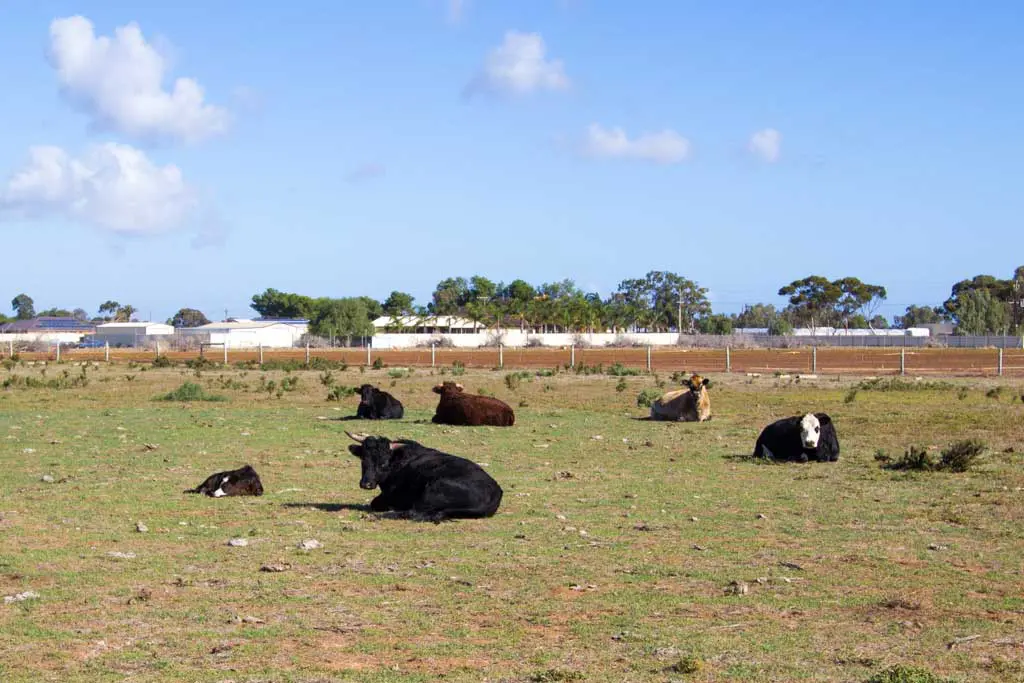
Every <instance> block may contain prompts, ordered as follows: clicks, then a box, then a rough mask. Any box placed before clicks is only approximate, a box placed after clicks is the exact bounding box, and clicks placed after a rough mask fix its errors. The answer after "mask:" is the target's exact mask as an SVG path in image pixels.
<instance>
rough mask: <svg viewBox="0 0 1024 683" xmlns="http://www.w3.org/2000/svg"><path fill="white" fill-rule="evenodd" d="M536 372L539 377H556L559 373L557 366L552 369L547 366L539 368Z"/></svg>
mask: <svg viewBox="0 0 1024 683" xmlns="http://www.w3.org/2000/svg"><path fill="white" fill-rule="evenodd" d="M536 374H537V376H538V377H554V376H555V375H557V374H558V368H557V367H555V368H552V369H550V370H548V369H546V368H545V369H544V370H538V371H537V373H536Z"/></svg>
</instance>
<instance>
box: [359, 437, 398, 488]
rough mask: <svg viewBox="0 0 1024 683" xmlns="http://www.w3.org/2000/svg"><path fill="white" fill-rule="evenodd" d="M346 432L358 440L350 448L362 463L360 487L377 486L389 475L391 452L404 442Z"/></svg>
mask: <svg viewBox="0 0 1024 683" xmlns="http://www.w3.org/2000/svg"><path fill="white" fill-rule="evenodd" d="M345 433H346V434H348V435H349V436H350V437H352V438H353V439H355V440H356V441H357V442H358V443H354V444H351V445H349V447H348V450H349V452H350V453H352V455H354V456H356V457H357V458H359V461H360V463H362V475H361V476H360V478H359V487H360V488H364V489H367V490H372V489H375V488H377V485H378V484H380V481H381V480H382V479H384V478H385V477H387V474H388V469H389V466H390V464H391V453H392V452H393V451H395V450H397V449H398V448H401V447H402V444H399V443H391V441H390V440H389V439H388V438H386V437H383V436H366V435H364V434H350V433H349V432H345Z"/></svg>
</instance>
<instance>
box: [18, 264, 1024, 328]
mask: <svg viewBox="0 0 1024 683" xmlns="http://www.w3.org/2000/svg"><path fill="white" fill-rule="evenodd" d="M707 293H708V290H707V289H706V288H704V287H701V286H700V285H699V284H698V283H696V282H694V281H692V280H689V279H687V278H685V277H683V276H681V275H679V274H677V273H672V272H667V271H657V270H652V271H650V272H648V273H647V274H646V275H644V276H643V277H640V278H635V279H627V280H623V281H622V282H620V283H619V285H618V287H617V288H616V289H615V291H614V292H612V293H611V294H610V295H608V296H601V295H600V294H599V293H597V292H585V291H583V290H582V289H580V288H579V287H578V286H577V285H576V283H575V282H574V281H573V280H571V279H566V280H561V281H556V282H548V283H542V284H540V285H533V284H530V283H529V282H527V281H525V280H522V279H516V280H513V281H512V282H509V283H504V282H494V281H492V280H490V279H488V278H486V277H484V276H481V275H474V276H472V277H468V278H467V277H461V276H460V277H449V278H445V279H444V280H441V281H440V282H439V283H438V284H437V286H436V287H435V288H434V291H433V293H432V294H431V296H430V300H429V301H427V302H426V303H425V304H422V305H420V304H417V303H416V299H415V297H414V296H413V295H411V294H409V293H406V292H400V291H393V292H391V294H390V295H389V296H388V297H387V298H386V299H385V300H383V301H378V300H376V299H374V298H372V297H368V296H356V297H341V298H332V297H310V296H306V295H303V294H296V293H291V292H281V291H278V290H276V289H273V288H270V289H267V290H265V291H264V292H262V293H260V294H255V295H253V297H252V301H251V303H250V306H251V307H252V309H253V310H254V311H256V312H257V313H259V314H260V315H261V316H263V317H266V318H301V319H306V320H309V321H310V332H311V333H312V334H314V335H317V336H323V337H335V338H337V337H349V338H351V337H355V336H369V335H372V334H373V333H374V327H373V321H374V320H376V319H377V318H379V317H382V316H387V317H388V318H389V319H390V324H389V325H388V326H387V327H388V328H389V329H392V330H395V331H400V330H402V329H407V328H408V327H409V325H407V324H406V323H407V320H406V319H407V317H408V316H412V317H413V318H414V319H418V318H423V317H430V316H458V317H463V318H467V319H469V320H471V321H473V322H475V323H477V324H478V325H479V326H480V327H484V328H499V327H501V328H517V327H518V328H520V329H539V330H541V331H545V332H594V331H603V330H612V331H615V332H623V333H626V332H675V331H679V332H682V333H696V332H700V333H704V334H728V333H730V332H732V331H733V330H734V329H736V328H766V329H767V330H768V332H769V333H770V334H777V335H782V334H788V333H790V332H791V331H792V330H793V328H795V327H811V328H814V327H840V328H847V329H866V328H875V329H881V328H888V327H890V326H895V327H897V328H903V329H905V328H908V327H916V326H920V325H924V324H929V323H941V322H950V323H953V325H954V326H955V330H956V333H958V334H1022V333H1024V266H1020V267H1018V268H1017V269H1016V270H1015V271H1014V273H1013V276H1012V277H1010V278H1007V279H1000V278H997V277H994V276H991V275H978V276H975V277H974V278H971V279H969V280H961V281H960V282H957V283H956V284H954V285H953V287H952V289H951V292H950V296H949V298H948V299H947V300H946V301H945V302H943V303H942V305H940V306H917V305H912V306H908V307H907V308H906V311H905V312H904V314H903V315H898V316H895V317H894V319H893V320H892V321H891V322H890V321H889V320H888V319H887V318H886V317H885V316H882V315H879V314H878V309H879V307H880V306H881V305H882V303H883V302H884V301H885V299H886V297H887V296H888V293H887V291H886V289H885V287H884V286H881V285H877V284H870V283H866V282H862V281H861V280H860V279H858V278H856V277H843V278H839V279H836V280H829V279H828V278H825V277H823V276H820V275H809V276H807V277H805V278H802V279H800V280H794V281H793V282H791V283H789V284H787V285H784V286H782V287H781V288H780V289H779V290H778V294H779V296H782V297H786V299H787V305H785V306H784V307H781V308H776V307H775V306H774V305H773V304H765V303H755V304H751V305H747V306H744V308H743V310H742V311H741V312H740V313H732V314H723V313H715V312H713V310H712V308H711V303H710V301H708V298H707ZM11 308H12V310H13V311H15V313H16V316H17V318H18V319H23V320H24V319H29V318H33V317H35V316H36V315H37V313H36V312H35V309H34V307H33V301H32V299H31V298H30V297H28V296H27V295H25V294H19V295H18V296H16V297H15V298H14V299H13V300H12V301H11ZM99 312H100V315H99V316H96V317H93V318H89V317H88V314H87V313H86V312H85V311H84V310H83V309H80V308H78V309H74V310H72V311H68V310H64V309H49V310H46V311H40V312H39V313H38V315H40V316H42V315H55V316H67V317H74V318H78V319H80V320H91V321H93V322H109V321H112V320H113V321H128V320H133V319H134V317H133V316H134V314H135V313H136V309H135V308H134V307H132V306H130V305H122V304H120V303H118V302H116V301H106V302H104V303H103V304H101V305H100V307H99ZM0 317H2V316H0ZM167 322H168V324H171V325H174V326H175V327H197V326H199V325H205V324H207V323H208V322H209V320H208V319H207V318H206V316H205V315H204V314H203V313H202V312H201V311H199V310H197V309H194V308H182V309H181V310H179V311H178V312H177V313H176V314H175V315H174V317H172V318H171V319H169V320H168V321H167Z"/></svg>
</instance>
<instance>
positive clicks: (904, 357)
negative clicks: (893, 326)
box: [900, 346, 907, 375]
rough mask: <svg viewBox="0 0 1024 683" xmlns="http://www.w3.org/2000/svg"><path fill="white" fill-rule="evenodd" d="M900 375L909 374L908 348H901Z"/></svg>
mask: <svg viewBox="0 0 1024 683" xmlns="http://www.w3.org/2000/svg"><path fill="white" fill-rule="evenodd" d="M900 374H901V375H905V374H907V347H905V346H901V347H900Z"/></svg>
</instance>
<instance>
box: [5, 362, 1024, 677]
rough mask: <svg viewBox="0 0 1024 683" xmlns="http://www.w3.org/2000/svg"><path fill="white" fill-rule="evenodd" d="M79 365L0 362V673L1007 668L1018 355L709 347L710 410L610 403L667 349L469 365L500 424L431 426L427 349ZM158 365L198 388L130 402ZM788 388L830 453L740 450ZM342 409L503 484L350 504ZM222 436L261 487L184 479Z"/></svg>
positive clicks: (147, 389)
mask: <svg viewBox="0 0 1024 683" xmlns="http://www.w3.org/2000/svg"><path fill="white" fill-rule="evenodd" d="M44 370H45V376H44V375H43V371H44ZM65 371H66V372H67V376H64V373H65ZM82 373H83V369H82V368H81V367H78V366H75V365H71V364H64V365H54V364H50V365H48V366H46V367H45V368H40V367H38V366H30V367H25V366H17V365H16V366H13V367H10V368H8V369H0V381H3V380H6V379H9V378H12V377H20V378H25V377H31V378H34V379H33V380H30V381H29V382H30V383H31V384H38V383H40V382H42V383H45V382H47V381H49V380H57V382H56V384H57V385H58V386H56V387H52V388H47V387H46V386H42V387H38V386H27V385H26V380H25V379H19V380H11V381H10V382H8V384H9V385H10V386H9V387H8V388H6V389H3V390H0V468H2V469H0V595H2V596H8V597H11V598H13V597H14V596H17V595H18V594H23V593H25V592H26V591H32V592H34V593H35V594H38V597H30V598H28V599H24V600H15V599H12V600H10V601H7V604H0V680H3V681H6V682H13V681H43V680H46V681H121V680H126V679H129V680H132V681H156V680H167V681H210V682H213V681H235V682H236V683H241V682H242V681H275V682H277V681H295V682H299V681H302V682H312V681H435V680H438V679H440V678H442V677H443V679H444V680H446V681H484V680H486V681H571V680H579V681H867V680H869V679H871V678H872V677H873V676H876V675H877V674H879V673H880V672H882V671H884V670H886V669H887V668H889V667H891V666H894V665H906V666H917V667H924V668H926V669H928V670H930V671H932V672H934V673H935V675H936V676H938V677H940V678H937V679H935V680H940V679H941V680H946V679H949V680H955V681H965V682H966V681H1021V680H1024V571H1022V567H1024V540H1022V538H1024V534H1022V522H1024V494H1022V489H1024V469H1022V465H1024V457H1022V455H1021V454H1022V452H1024V405H1022V403H1021V398H1020V395H1021V393H1022V387H1021V384H1020V382H1019V381H1017V380H1012V381H1011V380H1007V381H1004V382H1002V383H997V382H994V381H990V380H981V379H973V380H970V379H964V380H951V381H949V382H948V383H929V382H930V380H929V381H927V382H917V383H914V382H913V381H912V378H910V379H909V380H908V381H909V386H907V385H897V386H896V388H897V389H900V390H892V389H893V387H892V386H890V385H888V384H886V383H882V384H880V385H876V386H869V387H867V388H861V389H859V390H858V391H856V392H854V391H852V388H853V387H854V386H855V384H856V382H857V380H856V378H842V379H840V378H836V377H831V376H824V375H822V376H821V377H820V378H819V379H818V380H817V381H815V382H813V383H808V382H802V383H793V382H791V381H779V380H777V379H774V378H772V377H768V376H766V377H762V378H757V379H749V378H746V377H743V376H735V375H733V376H726V375H714V374H712V379H713V381H714V385H713V387H712V389H711V396H712V410H713V413H714V419H713V420H711V421H710V422H707V423H703V424H693V423H687V424H666V423H650V422H646V421H641V420H636V419H632V418H636V417H641V416H644V415H645V414H646V409H644V408H638V407H637V406H636V397H637V395H638V394H639V393H640V392H641V391H642V390H644V389H652V388H655V386H656V383H657V382H659V381H660V382H664V383H665V386H668V387H671V386H672V382H671V381H670V380H669V378H668V376H667V374H666V373H662V374H661V376H660V377H658V376H652V375H641V376H628V377H621V378H620V377H609V376H605V375H592V376H577V375H566V374H564V373H560V374H557V375H555V376H551V377H524V378H522V379H521V383H520V384H519V386H518V387H517V388H516V389H515V390H512V389H510V388H509V386H508V385H507V384H506V381H505V373H501V372H492V371H486V370H481V371H472V370H471V371H467V372H466V373H465V374H464V375H462V376H461V377H460V378H459V381H461V382H462V383H463V384H465V385H466V387H467V389H468V390H470V391H474V392H475V391H478V390H484V391H487V392H489V393H492V394H494V395H496V396H498V397H499V398H502V399H504V400H506V401H508V402H509V403H510V404H511V405H512V406H513V407H514V408H515V409H516V413H517V421H516V426H515V427H513V428H510V429H500V428H486V427H484V428H452V427H443V426H437V425H432V424H430V423H429V419H430V416H431V415H432V414H433V408H434V406H435V405H436V398H437V397H436V395H435V394H433V393H432V392H431V391H430V387H431V386H432V385H433V384H435V383H436V382H438V381H439V380H440V379H441V378H440V376H438V375H433V376H432V375H431V373H430V371H428V370H426V371H425V370H416V371H415V372H413V373H412V374H411V375H409V374H408V373H404V372H402V371H399V370H395V369H393V368H385V369H383V370H376V371H369V370H368V371H365V372H361V371H360V370H358V369H348V370H346V371H340V370H334V371H332V372H331V373H330V375H331V376H327V375H325V374H324V373H321V372H318V371H296V372H292V373H285V372H281V371H272V372H260V371H258V370H240V369H236V368H231V369H212V370H204V371H202V372H201V375H200V376H198V377H197V376H196V373H195V372H194V371H193V370H189V369H185V368H183V367H171V368H163V369H156V368H147V367H145V366H142V367H140V366H136V365H134V364H133V365H132V366H131V367H128V366H125V365H111V366H103V367H95V368H93V367H90V368H88V369H86V370H84V374H85V377H86V380H85V382H84V384H83V381H82V380H77V379H76V378H77V377H80V376H81V375H82ZM293 377H295V378H298V380H297V382H296V381H295V380H292V379H290V378H293ZM36 380H38V381H36ZM283 381H284V384H285V385H287V388H282V382H283ZM364 381H369V382H373V383H376V384H378V385H379V386H381V387H382V388H385V389H387V390H389V391H391V392H393V393H394V394H395V395H396V396H398V397H399V398H400V399H401V400H402V401H403V403H405V405H406V408H407V411H406V419H405V420H402V421H398V422H386V423H372V424H371V423H366V422H358V421H351V422H345V421H339V419H338V418H340V417H342V416H346V415H352V414H354V412H355V406H356V404H357V402H358V399H357V398H356V397H347V398H343V399H342V400H341V401H330V402H328V401H326V400H325V399H326V396H327V393H328V388H327V386H326V385H325V383H326V384H341V385H347V386H355V385H358V384H360V383H362V382H364ZM184 382H195V383H198V384H199V385H200V386H201V387H202V388H203V389H204V390H205V392H207V393H208V394H213V395H216V396H221V397H223V398H224V399H225V400H222V401H191V402H182V401H174V400H171V401H161V400H154V399H155V398H156V397H159V396H162V395H165V394H167V393H169V392H171V391H173V390H175V389H177V388H179V387H180V385H181V384H182V383H184ZM270 382H273V383H274V384H273V385H270ZM509 383H510V384H514V381H510V382H509ZM392 385H393V386H392ZM999 387H1002V389H1000V388H999ZM885 388H888V389H890V390H882V389H885ZM193 398H194V396H193ZM808 410H824V411H826V412H828V413H830V414H831V415H832V417H833V419H834V420H835V422H836V425H837V428H838V431H839V439H840V443H841V445H842V456H841V458H840V460H839V462H837V463H834V464H827V465H826V464H816V463H812V464H808V465H774V464H765V463H762V462H757V461H752V460H750V459H749V458H748V457H747V456H748V455H749V453H750V451H751V450H752V447H753V443H754V440H755V439H756V437H757V434H758V432H759V430H760V428H761V427H762V426H763V425H765V424H766V423H767V422H769V421H771V420H773V419H776V418H779V417H783V416H787V415H793V414H797V413H802V412H805V411H808ZM344 429H348V430H350V431H368V432H371V433H378V434H384V435H387V436H390V437H393V438H394V437H400V436H401V437H409V438H413V439H416V440H419V441H421V442H423V443H425V444H427V445H430V446H433V447H437V448H440V449H442V450H445V451H447V452H450V453H454V454H457V455H462V456H465V457H469V458H471V459H473V460H475V461H477V462H480V463H482V464H485V467H486V469H487V470H488V471H489V472H491V474H492V475H493V476H494V477H495V478H496V479H497V480H498V481H499V483H500V484H501V485H502V486H503V488H504V490H505V496H504V499H503V502H502V506H501V509H500V510H499V512H498V514H497V515H496V516H495V517H493V518H490V519H485V520H462V521H455V522H447V523H443V524H440V525H433V524H419V523H413V522H409V521H405V520H400V519H388V518H377V517H376V516H374V515H372V514H369V513H368V512H366V511H365V507H364V506H365V505H366V504H367V503H368V502H369V500H370V498H372V497H373V495H375V492H369V491H363V490H360V489H359V487H358V480H359V463H358V461H357V460H356V459H355V458H354V457H352V456H350V455H349V454H348V451H347V446H348V443H350V442H349V440H348V439H347V437H345V435H344V432H343V430H344ZM963 438H980V439H983V440H984V441H985V442H986V444H987V446H988V448H987V450H986V452H985V455H984V456H983V457H982V458H981V462H980V464H978V465H977V466H976V467H974V468H973V469H971V470H970V471H968V472H965V473H960V474H953V473H946V472H933V473H925V472H893V471H889V470H884V469H881V468H880V467H879V464H878V462H876V461H875V458H874V455H875V453H876V451H877V450H878V449H884V450H886V451H887V452H889V454H890V455H899V454H901V453H902V452H903V450H904V449H905V448H906V447H908V446H910V445H912V444H917V445H921V446H928V447H933V448H940V447H945V446H946V445H948V444H949V443H950V442H952V441H955V440H958V439H963ZM244 463H251V464H252V465H253V466H254V467H255V468H256V469H257V471H258V472H259V473H260V475H261V477H262V479H263V484H264V487H265V489H266V494H265V495H264V496H262V497H260V498H226V499H210V498H206V497H200V496H191V495H185V494H182V493H181V492H182V490H183V489H186V488H191V487H193V486H195V485H197V484H198V483H199V482H201V481H202V480H203V479H204V478H205V477H206V476H207V475H209V474H212V473H213V472H216V471H219V470H224V469H229V468H235V467H238V466H240V465H242V464H244ZM44 477H45V478H46V479H47V480H44ZM138 523H142V525H144V528H146V529H147V530H146V531H138V530H137V524H138ZM233 538H244V539H246V540H247V541H248V544H247V545H245V546H244V547H232V546H229V545H228V541H229V539H233ZM309 539H316V540H318V541H320V542H321V543H322V544H323V547H322V548H317V549H314V550H309V551H307V550H302V549H300V548H299V547H298V546H299V544H300V543H301V542H302V541H304V540H309ZM270 565H276V567H275V568H276V569H283V570H284V571H261V568H263V567H269V566H270ZM732 582H742V583H743V584H744V585H745V586H746V587H747V588H746V592H745V593H744V592H742V588H741V589H739V590H740V591H741V592H740V593H739V594H737V593H735V592H729V590H728V589H729V586H730V584H731V583H732ZM975 636H976V637H975ZM903 680H905V681H910V680H926V679H923V678H922V679H910V678H905V679H903Z"/></svg>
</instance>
